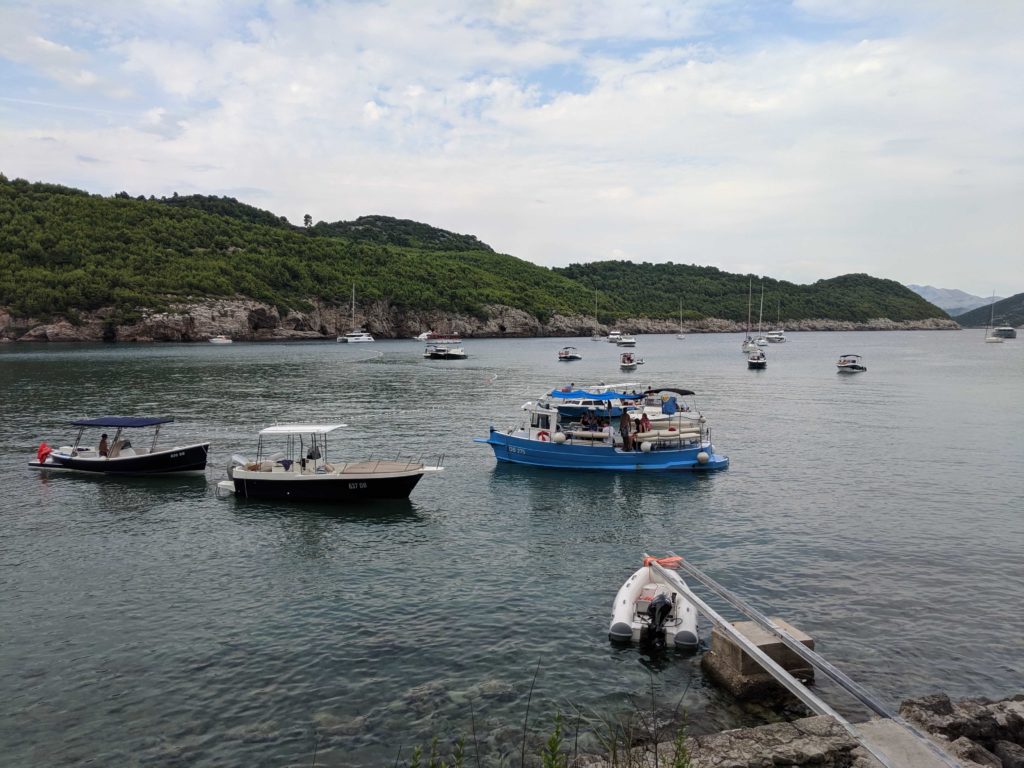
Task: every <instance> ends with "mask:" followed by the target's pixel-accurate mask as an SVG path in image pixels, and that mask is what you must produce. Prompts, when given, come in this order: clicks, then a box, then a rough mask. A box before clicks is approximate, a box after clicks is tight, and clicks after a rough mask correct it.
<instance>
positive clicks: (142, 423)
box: [71, 416, 174, 429]
mask: <svg viewBox="0 0 1024 768" xmlns="http://www.w3.org/2000/svg"><path fill="white" fill-rule="evenodd" d="M172 421H174V417H173V416H101V417H100V418H98V419H79V420H78V421H72V422H71V425H72V426H73V427H116V428H118V429H124V428H125V427H153V426H156V425H157V424H168V423H170V422H172Z"/></svg>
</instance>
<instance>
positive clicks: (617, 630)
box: [608, 621, 633, 643]
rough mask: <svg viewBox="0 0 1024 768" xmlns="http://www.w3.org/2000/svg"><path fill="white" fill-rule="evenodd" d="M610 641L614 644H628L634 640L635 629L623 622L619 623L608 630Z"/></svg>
mask: <svg viewBox="0 0 1024 768" xmlns="http://www.w3.org/2000/svg"><path fill="white" fill-rule="evenodd" d="M608 639H609V640H611V641H612V642H613V643H628V642H629V641H630V640H632V639H633V628H632V627H631V626H630V625H629V624H626V623H625V622H623V621H618V622H616V623H615V624H612V628H611V629H609V630H608Z"/></svg>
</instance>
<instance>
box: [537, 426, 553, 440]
mask: <svg viewBox="0 0 1024 768" xmlns="http://www.w3.org/2000/svg"><path fill="white" fill-rule="evenodd" d="M537 439H538V440H540V441H541V442H542V443H546V442H547V441H548V440H550V439H551V435H550V434H549V433H548V431H547V430H544V429H542V430H541V431H540V432H538V433H537Z"/></svg>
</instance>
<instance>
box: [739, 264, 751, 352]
mask: <svg viewBox="0 0 1024 768" xmlns="http://www.w3.org/2000/svg"><path fill="white" fill-rule="evenodd" d="M753 287H754V278H750V279H749V280H748V281H747V335H746V337H745V338H744V339H743V343H742V344H741V345H740V351H741V352H743V354H744V355H745V354H747V352H749V351H750V350H752V349H753V348H754V340H753V339H752V338H750V297H751V294H752V291H753Z"/></svg>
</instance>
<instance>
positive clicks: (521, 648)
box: [0, 331, 1024, 766]
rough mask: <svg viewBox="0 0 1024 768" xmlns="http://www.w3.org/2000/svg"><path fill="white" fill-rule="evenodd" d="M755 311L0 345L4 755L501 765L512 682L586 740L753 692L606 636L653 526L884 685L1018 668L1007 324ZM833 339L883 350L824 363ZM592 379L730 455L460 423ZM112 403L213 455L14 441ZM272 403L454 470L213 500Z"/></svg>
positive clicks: (513, 750) (854, 349)
mask: <svg viewBox="0 0 1024 768" xmlns="http://www.w3.org/2000/svg"><path fill="white" fill-rule="evenodd" d="M740 340H741V337H740V336H739V335H736V334H717V335H690V336H688V337H687V338H686V339H685V340H678V339H676V338H675V337H674V336H673V335H664V336H640V337H639V338H638V341H637V347H636V350H635V351H636V354H637V355H638V356H639V357H641V358H643V359H644V360H645V365H644V366H643V367H641V368H640V369H639V371H637V372H635V373H631V374H623V373H621V372H620V371H619V370H618V351H619V350H618V349H617V348H616V347H615V346H614V345H612V344H608V343H604V342H601V343H596V342H593V343H592V342H590V341H588V340H586V339H582V340H581V339H494V340H475V339H470V340H467V341H466V344H465V346H466V351H467V352H468V354H469V355H470V358H469V359H468V360H465V361H427V360H424V359H423V357H422V344H421V343H417V342H413V341H391V342H377V343H375V344H373V345H355V346H350V345H340V344H334V343H329V344H328V343H290V344H246V343H235V344H233V345H230V346H212V345H201V344H200V345H123V344H119V345H57V344H54V345H21V344H17V345H15V344H11V345H6V346H3V347H0V403H2V414H3V418H2V419H0V471H2V473H3V478H4V483H3V493H2V498H0V578H2V592H0V635H2V642H0V672H2V674H0V680H2V695H0V754H2V755H3V760H2V761H3V763H4V764H8V765H17V766H30V765H46V766H71V765H84V764H90V765H161V766H164V765H188V766H250V765H310V764H311V762H312V760H313V755H314V752H315V753H316V765H318V766H332V765H334V766H358V765H392V764H394V763H395V761H396V759H397V758H399V757H400V756H401V759H407V758H408V757H409V756H410V755H411V750H412V748H413V746H414V745H416V744H420V745H429V742H430V740H431V738H433V737H435V736H436V737H437V738H438V739H439V740H440V743H441V745H442V747H443V748H444V749H447V745H448V744H450V743H451V742H452V741H454V740H455V739H457V738H459V737H460V736H463V737H465V738H466V739H467V741H468V742H469V743H470V746H469V754H470V755H471V757H470V760H474V761H475V758H473V757H472V755H473V754H474V752H475V750H479V752H480V753H481V754H482V756H483V760H484V763H485V764H494V763H495V762H497V761H500V760H501V759H503V758H505V759H510V760H512V761H513V762H516V763H518V756H519V752H520V749H521V747H522V741H521V740H522V731H523V725H524V722H527V714H526V711H527V707H528V706H529V718H528V726H529V728H528V730H529V731H530V739H531V746H532V745H533V743H534V742H535V740H536V739H538V738H543V737H544V736H545V735H546V733H548V732H549V731H550V728H551V725H552V723H553V718H554V713H555V712H560V713H562V714H563V715H564V716H565V717H566V720H567V722H569V723H570V726H569V731H570V733H572V734H575V733H576V732H577V731H578V732H579V733H580V734H581V738H582V743H583V744H584V745H586V746H589V747H595V746H596V742H595V740H594V737H593V735H592V734H593V731H594V726H593V723H595V722H597V723H600V722H601V721H602V720H603V719H606V718H615V717H621V716H624V715H625V714H628V713H635V712H637V711H642V710H644V709H651V708H652V703H653V706H654V707H656V708H659V709H667V710H674V711H676V712H678V711H681V710H685V711H686V712H687V715H688V720H689V723H690V730H691V732H701V731H709V730H714V729H718V728H724V727H732V726H737V725H746V724H754V723H757V722H761V720H762V718H763V717H765V716H767V715H766V714H765V713H763V712H758V711H757V710H754V709H750V708H747V709H743V708H739V707H737V706H736V705H734V704H733V703H732V702H731V701H730V700H729V699H728V697H727V696H725V695H724V694H722V693H721V692H719V691H718V690H717V689H716V688H714V687H713V686H712V685H711V684H710V683H709V682H708V681H707V680H706V679H705V678H704V677H703V675H702V673H701V670H700V664H699V658H700V657H699V655H686V654H669V655H667V656H665V657H662V658H651V657H648V656H646V655H645V654H643V653H641V652H640V651H639V650H638V649H636V648H618V647H613V646H611V645H610V644H609V642H608V639H607V630H608V621H609V618H610V610H611V601H612V598H613V597H614V595H615V593H616V591H617V589H618V588H619V586H620V585H621V583H622V582H623V581H624V580H625V578H626V577H627V576H628V575H629V574H630V573H631V572H632V571H633V570H634V569H635V568H637V567H638V566H639V564H640V557H641V555H642V553H643V552H652V553H662V552H665V551H668V550H673V551H675V552H677V553H679V554H683V555H685V556H686V557H688V558H689V559H690V560H691V561H692V562H693V563H694V564H696V565H698V566H699V567H701V568H702V569H704V570H705V571H707V572H708V573H709V574H711V575H712V576H713V577H714V578H715V579H717V580H718V581H720V582H721V583H723V584H725V585H726V586H728V587H729V588H731V589H733V590H735V591H736V592H737V593H738V594H739V595H741V596H743V597H744V598H745V599H747V600H748V601H749V602H751V603H752V604H753V605H755V606H756V607H757V608H759V609H760V610H762V611H764V612H766V613H769V614H771V615H775V616H781V617H783V618H785V619H786V620H787V621H789V622H790V623H792V624H795V625H796V626H798V627H800V628H801V629H803V630H804V631H806V632H808V633H809V634H811V635H812V636H813V637H814V638H815V639H816V641H817V647H818V649H819V650H820V651H821V652H822V653H824V654H825V655H826V657H827V658H828V659H830V660H831V661H832V662H833V663H835V664H836V665H838V666H839V667H840V668H842V669H843V670H844V671H846V672H847V673H848V674H850V675H851V676H852V677H853V678H854V679H856V680H858V681H859V682H861V683H862V684H864V685H866V686H868V687H869V688H871V689H872V690H874V691H875V692H877V693H878V694H879V696H880V697H881V698H882V699H883V700H884V701H885V702H886V703H888V704H890V705H896V704H898V702H899V701H900V700H901V699H902V698H905V697H909V696H913V695H919V694H925V693H929V692H933V691H937V690H943V691H946V692H948V693H950V694H951V695H953V696H991V697H997V696H1003V695H1008V694H1013V693H1019V692H1021V689H1022V683H1024V680H1022V677H1021V675H1022V673H1021V670H1022V668H1024V640H1022V638H1024V619H1022V610H1021V605H1022V602H1024V568H1022V566H1021V561H1022V554H1024V522H1022V511H1021V510H1022V509H1024V481H1022V475H1021V469H1022V459H1024V443H1022V440H1021V435H1022V434H1024V410H1022V407H1021V402H1022V395H1024V384H1022V375H1024V341H1009V342H1007V343H1005V344H1002V345H992V344H985V343H984V342H983V341H982V336H981V334H980V332H974V331H962V332H916V333H911V332H891V333H877V332H876V333H791V334H789V341H788V342H787V343H786V344H784V345H772V346H770V347H769V348H768V349H767V352H768V357H769V363H768V368H767V369H766V370H764V371H751V370H748V369H747V366H746V361H745V359H744V356H743V355H742V354H741V353H740ZM566 344H575V345H576V346H577V347H578V348H579V349H580V351H581V352H582V354H583V356H584V357H583V360H581V361H577V362H571V363H566V362H559V361H558V360H557V352H558V350H559V349H560V348H561V347H562V346H564V345H566ZM842 353H858V354H861V355H863V356H864V362H865V364H866V365H867V367H868V371H867V372H866V373H863V374H857V375H852V376H844V375H837V373H836V368H835V360H836V359H837V358H838V356H839V355H840V354H842ZM601 381H603V382H606V383H612V382H623V381H636V382H640V383H645V384H652V385H656V386H674V387H684V388H688V389H692V390H694V391H695V392H696V393H697V395H696V400H697V405H698V407H699V408H700V409H701V410H702V411H703V412H704V414H705V415H706V417H707V420H708V425H709V426H710V427H711V433H712V438H713V440H714V443H715V448H716V450H717V451H718V452H720V453H724V454H726V455H728V456H729V457H730V458H731V462H732V463H731V466H730V468H729V469H728V470H727V471H725V472H720V473H716V474H710V475H686V474H683V475H651V476H642V477H638V476H631V475H623V474H608V475H605V474H592V473H582V474H574V473H566V472H556V471H544V470H538V469H530V468H519V467H514V466H498V465H496V463H495V461H494V458H493V455H492V453H491V449H490V448H489V447H488V446H485V445H481V444H477V443H474V442H473V441H472V438H473V437H474V436H484V435H486V433H487V429H488V427H489V426H490V425H494V426H496V427H498V428H507V427H509V426H512V425H513V424H516V423H518V422H520V421H521V419H522V418H523V411H522V410H521V408H520V406H521V405H522V404H523V402H524V401H526V400H531V399H535V398H536V397H537V396H538V395H540V394H542V393H543V392H545V391H547V390H549V389H551V388H552V387H555V386H562V385H569V384H575V385H576V386H581V385H586V384H593V383H597V382H601ZM111 414H118V415H130V414H131V415H133V414H140V415H173V416H174V417H175V419H176V421H175V423H174V424H170V425H166V426H165V427H164V429H163V431H162V433H161V443H162V444H163V445H165V446H170V445H172V444H187V443H192V442H198V441H204V440H209V441H210V442H211V454H210V460H211V467H210V469H209V471H208V473H207V476H206V477H199V478H167V479H150V480H124V479H108V478H91V477H82V476H76V475H71V474H59V473H40V472H36V471H32V470H29V469H28V467H27V461H28V460H29V459H30V458H31V457H32V456H34V453H35V449H36V447H37V446H38V444H39V442H40V441H41V440H46V441H47V442H48V443H49V444H50V445H60V444H65V443H66V442H67V441H68V440H70V439H73V437H74V433H75V431H76V430H75V429H74V428H71V427H69V426H67V422H69V421H71V420H72V419H75V418H80V417H95V416H104V415H111ZM288 421H303V422H311V421H312V422H325V423H338V422H343V423H346V424H348V425H349V426H348V428H347V429H346V430H344V433H343V435H344V436H343V437H341V438H339V439H338V440H337V441H333V443H332V447H333V448H337V449H338V451H339V452H340V454H341V455H343V456H347V457H351V458H359V457H366V456H378V457H383V458H388V457H394V456H395V455H402V456H413V457H422V458H423V459H424V460H426V461H428V462H433V461H434V460H437V459H440V460H441V461H443V464H444V466H445V471H444V472H443V473H441V474H439V475H429V476H427V477H425V478H424V479H423V480H422V481H421V483H420V484H419V485H418V486H417V488H416V489H415V490H414V491H413V493H412V496H411V498H410V500H409V501H407V502H387V503H377V504H365V505H357V506H350V507H345V508H332V507H330V506H323V505H319V506H318V505H312V506H310V505H305V506H296V505H290V504H283V503H266V502H252V501H249V502H247V501H245V500H241V499H235V498H233V497H232V498H227V499H222V498H217V496H216V494H215V492H214V485H215V483H216V481H217V480H219V479H223V477H224V468H225V467H226V465H227V464H228V462H229V461H230V457H231V455H232V454H233V453H242V454H246V453H248V454H250V455H251V454H252V452H253V450H254V448H255V442H256V433H257V431H258V430H259V429H260V428H262V427H264V426H267V425H269V424H273V423H279V422H288ZM93 437H98V435H95V436H93ZM144 442H145V441H144V440H143V443H144ZM698 591H700V590H699V588H698ZM702 594H704V595H705V596H706V597H710V596H708V595H707V593H706V592H703V593H702ZM712 602H714V601H712ZM719 607H721V606H719ZM729 615H731V616H733V617H735V614H729ZM702 633H703V636H704V641H705V642H706V641H707V637H708V636H709V634H710V628H709V627H708V626H707V624H706V623H705V624H704V625H703V626H702ZM531 691H532V692H531ZM588 723H589V724H590V725H588ZM573 737H574V736H573ZM474 764H475V762H474Z"/></svg>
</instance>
